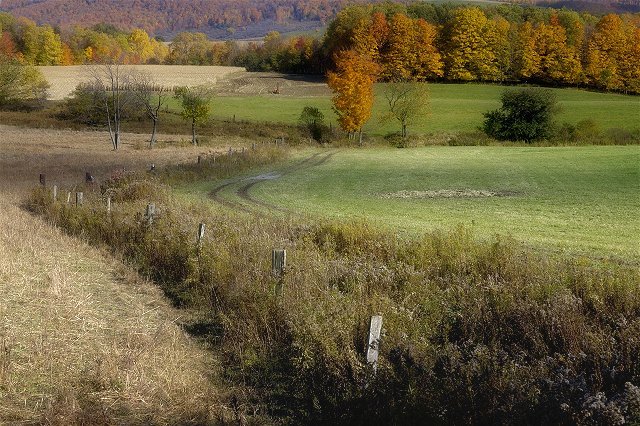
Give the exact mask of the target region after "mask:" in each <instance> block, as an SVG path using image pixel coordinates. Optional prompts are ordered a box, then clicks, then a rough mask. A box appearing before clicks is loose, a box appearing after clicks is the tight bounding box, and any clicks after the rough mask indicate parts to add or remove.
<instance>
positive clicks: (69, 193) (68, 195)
mask: <svg viewBox="0 0 640 426" xmlns="http://www.w3.org/2000/svg"><path fill="white" fill-rule="evenodd" d="M70 202H71V191H69V192H67V204H69V203H70Z"/></svg>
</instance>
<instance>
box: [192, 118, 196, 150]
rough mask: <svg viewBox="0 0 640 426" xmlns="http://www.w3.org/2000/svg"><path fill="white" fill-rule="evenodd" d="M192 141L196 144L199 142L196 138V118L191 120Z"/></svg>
mask: <svg viewBox="0 0 640 426" xmlns="http://www.w3.org/2000/svg"><path fill="white" fill-rule="evenodd" d="M191 142H193V144H194V145H197V144H198V142H197V140H196V119H195V118H194V119H192V120H191Z"/></svg>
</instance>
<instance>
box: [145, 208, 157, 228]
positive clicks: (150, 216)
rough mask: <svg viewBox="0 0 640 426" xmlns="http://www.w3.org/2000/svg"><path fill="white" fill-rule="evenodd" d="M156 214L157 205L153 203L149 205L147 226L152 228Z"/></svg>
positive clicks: (146, 215)
mask: <svg viewBox="0 0 640 426" xmlns="http://www.w3.org/2000/svg"><path fill="white" fill-rule="evenodd" d="M155 214H156V205H155V204H153V203H149V204H147V211H146V213H145V217H146V218H147V224H148V225H149V226H151V225H152V224H153V217H154V216H155Z"/></svg>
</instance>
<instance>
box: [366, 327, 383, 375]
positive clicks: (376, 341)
mask: <svg viewBox="0 0 640 426" xmlns="http://www.w3.org/2000/svg"><path fill="white" fill-rule="evenodd" d="M381 330H382V316H381V315H374V316H372V317H371V322H370V324H369V341H368V345H367V364H369V365H371V366H372V367H373V372H374V374H375V372H376V371H377V370H378V351H379V348H380V331H381Z"/></svg>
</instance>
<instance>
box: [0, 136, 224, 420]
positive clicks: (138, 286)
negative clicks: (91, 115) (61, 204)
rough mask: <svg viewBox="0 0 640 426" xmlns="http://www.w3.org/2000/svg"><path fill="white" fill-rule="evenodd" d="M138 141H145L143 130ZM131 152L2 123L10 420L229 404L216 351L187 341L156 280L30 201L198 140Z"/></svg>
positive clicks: (124, 416)
mask: <svg viewBox="0 0 640 426" xmlns="http://www.w3.org/2000/svg"><path fill="white" fill-rule="evenodd" d="M136 138H137V139H136ZM126 139H127V143H126V144H125V146H124V147H123V148H122V150H121V152H119V153H114V152H112V151H111V150H110V147H109V142H108V138H107V136H106V135H105V134H104V133H98V132H88V133H83V132H71V131H60V130H53V131H52V130H38V129H18V128H13V127H8V126H0V152H1V153H2V155H0V319H1V321H2V326H1V327H0V424H5V422H6V423H7V424H23V423H24V422H27V423H29V424H31V423H34V424H40V423H46V424H65V425H66V424H106V423H108V422H112V423H116V424H143V423H159V424H164V423H172V422H177V423H181V422H184V421H185V419H188V418H194V417H197V416H198V415H202V417H201V418H202V419H203V421H204V420H206V418H207V416H208V415H211V416H215V415H217V414H218V412H219V403H218V402H217V401H216V399H217V398H218V389H216V387H215V386H216V385H214V384H213V383H212V382H211V378H212V377H215V376H216V374H217V372H218V370H217V365H216V359H217V358H215V357H212V355H211V353H210V352H207V351H205V350H203V349H202V347H201V346H200V345H199V344H196V343H195V342H194V341H192V340H191V339H189V338H187V337H186V336H185V334H184V331H183V330H182V328H181V327H180V326H179V325H178V324H177V323H176V322H179V321H176V320H177V319H179V318H180V316H181V315H184V312H182V313H179V312H178V311H176V310H175V309H173V308H171V307H170V306H169V304H168V302H167V301H166V299H165V298H164V295H163V294H162V292H161V291H160V290H159V289H158V288H157V287H156V286H155V285H154V284H152V283H150V282H147V281H145V280H141V279H140V277H139V276H138V275H136V274H135V273H133V272H131V270H130V269H128V268H126V267H124V266H123V265H122V264H121V263H120V262H118V261H117V260H109V259H108V258H107V257H105V256H104V253H102V252H101V251H100V250H97V249H95V248H92V247H90V246H89V245H88V244H86V243H85V242H83V241H81V240H80V239H77V238H70V237H67V236H65V235H63V234H62V232H61V231H60V230H58V229H56V228H53V227H51V226H50V225H49V224H48V223H46V222H45V221H43V220H40V219H38V218H36V217H33V216H31V215H30V214H28V213H27V212H25V211H24V210H22V209H21V208H20V207H19V203H20V202H21V200H22V199H23V198H24V197H26V195H27V194H28V193H29V190H30V188H33V187H34V186H35V185H37V180H38V173H41V172H46V173H47V182H49V185H51V184H52V183H53V182H57V183H58V184H62V183H66V184H75V183H79V182H80V181H82V179H83V176H84V171H85V170H90V171H91V172H92V173H94V175H95V176H96V177H97V178H98V179H103V177H104V176H107V175H108V174H109V172H110V171H111V170H113V169H115V168H118V167H123V166H126V167H127V168H128V169H145V168H146V167H147V166H146V165H147V164H148V162H151V161H155V162H156V163H157V164H158V165H159V166H160V165H162V164H164V163H166V162H170V161H177V160H178V159H180V158H195V157H196V155H197V154H198V153H199V151H196V150H194V149H191V148H189V147H187V148H181V149H178V148H168V149H157V150H154V151H153V152H150V151H146V150H145V151H143V150H134V149H133V148H132V146H131V144H132V143H133V142H134V139H135V141H138V140H140V141H143V140H144V137H142V136H138V135H126Z"/></svg>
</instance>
